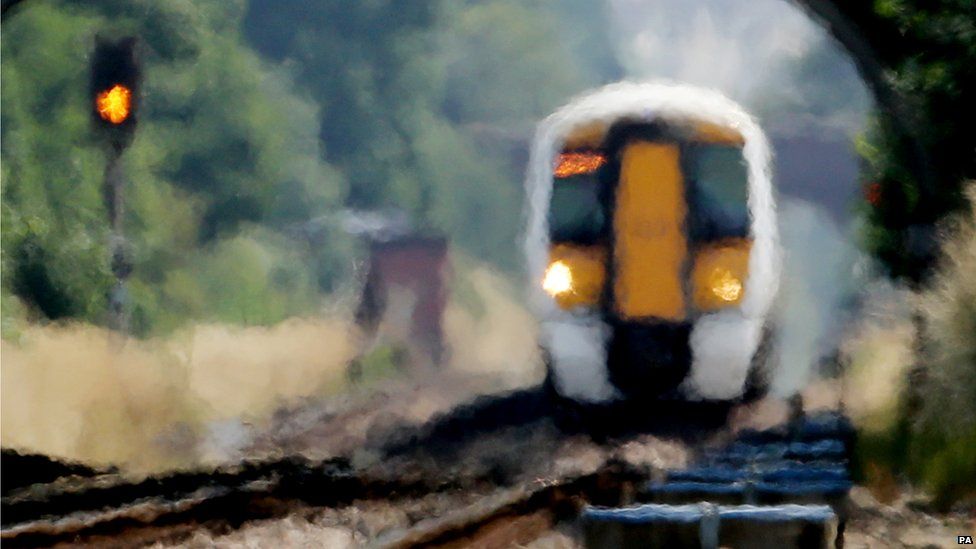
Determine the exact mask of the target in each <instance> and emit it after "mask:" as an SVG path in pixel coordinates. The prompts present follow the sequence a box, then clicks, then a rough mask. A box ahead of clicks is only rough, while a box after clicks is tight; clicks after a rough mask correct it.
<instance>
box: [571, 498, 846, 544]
mask: <svg viewBox="0 0 976 549" xmlns="http://www.w3.org/2000/svg"><path fill="white" fill-rule="evenodd" d="M580 520H581V524H582V530H583V538H584V543H585V545H586V547H588V548H592V549H596V548H604V547H606V548H611V547H613V548H630V547H633V548H637V547H641V548H643V547H695V548H698V547H700V548H702V549H717V548H718V547H730V548H735V549H759V548H768V547H783V548H798V549H813V548H816V549H821V548H828V547H834V546H835V544H836V543H837V540H838V518H837V515H836V513H834V510H833V509H832V508H831V507H830V506H829V505H797V504H786V505H771V506H755V505H716V504H714V503H698V504H684V505H669V504H655V503H650V504H643V505H639V506H634V507H619V508H606V507H593V506H590V507H586V508H585V509H584V510H583V512H582V515H581V518H580Z"/></svg>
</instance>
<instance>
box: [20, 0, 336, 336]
mask: <svg viewBox="0 0 976 549" xmlns="http://www.w3.org/2000/svg"><path fill="white" fill-rule="evenodd" d="M242 14H243V4H241V3H227V2H216V1H215V2H204V3H199V2H198V3H193V4H190V3H173V2H166V3H157V2H149V1H147V2H121V1H119V2H92V3H90V4H87V3H81V4H78V3H64V2H53V1H52V2H43V3H36V4H32V5H30V6H28V7H27V9H23V10H22V11H20V12H19V13H17V14H16V16H15V17H12V18H11V19H10V20H9V21H5V22H4V33H3V48H4V63H3V75H2V76H3V82H4V85H3V120H2V128H3V136H2V138H3V174H2V176H3V209H4V211H3V236H2V238H3V245H2V249H3V271H4V278H3V291H4V293H5V294H12V295H15V296H17V298H19V299H20V300H21V301H22V302H23V303H24V304H25V305H26V306H27V308H28V310H29V311H30V314H31V316H32V317H35V318H38V317H40V318H50V319H57V318H65V317H72V318H82V319H86V320H89V321H94V322H99V321H100V320H102V316H103V315H104V312H103V311H104V310H105V294H106V290H107V288H108V287H109V285H110V283H111V280H110V277H111V275H110V273H109V272H108V268H107V264H108V261H107V255H108V251H107V247H108V240H109V230H108V226H107V219H106V216H107V214H106V208H105V204H104V203H103V194H102V188H101V187H102V178H103V171H104V165H105V155H104V154H103V151H102V150H101V149H100V146H99V145H100V144H99V142H98V140H97V139H96V138H95V136H94V132H93V131H92V129H91V126H90V119H89V116H90V114H89V108H90V100H91V99H90V98H89V97H87V92H88V86H87V79H88V74H87V67H88V65H87V59H86V55H87V53H88V52H89V51H90V50H91V46H92V44H93V37H94V36H95V34H96V33H99V32H101V33H104V34H112V35H122V34H129V33H131V34H136V35H138V36H140V37H141V38H142V40H143V43H142V53H143V59H144V64H145V67H146V70H145V82H144V85H143V93H144V100H143V102H142V105H143V110H142V111H141V112H140V113H139V116H140V127H139V128H138V131H137V133H136V139H135V141H134V142H133V144H132V146H131V147H130V149H129V150H128V151H127V152H126V153H125V156H124V157H123V161H124V163H125V169H126V176H127V188H126V195H127V196H126V207H127V211H126V223H125V230H124V232H125V233H126V235H127V237H128V239H129V240H130V242H131V243H132V248H133V249H134V250H135V254H136V264H137V269H136V271H135V275H134V279H133V281H132V296H133V299H134V302H133V308H134V311H133V315H134V318H135V319H136V325H137V327H139V328H140V329H141V331H142V332H143V333H145V332H147V331H149V330H151V329H152V328H153V327H156V326H157V325H158V327H162V326H169V327H172V326H175V325H176V324H177V323H178V320H177V319H179V320H183V319H185V317H181V316H180V314H181V312H185V313H191V312H192V313H193V314H194V315H196V316H195V317H196V318H201V319H209V318H215V319H218V318H219V319H223V318H225V317H226V316H228V314H229V313H228V312H227V311H224V310H223V308H224V307H226V305H225V304H226V303H228V302H229V303H234V302H235V300H234V299H230V300H228V296H227V292H228V291H233V290H228V289H232V288H234V287H235V282H237V280H235V278H234V277H232V276H229V275H230V274H236V275H242V274H244V273H243V272H242V270H243V269H247V268H248V267H251V265H243V264H238V265H236V266H235V262H236V261H237V260H238V259H240V260H244V261H246V260H247V259H248V257H252V258H256V257H261V256H262V254H264V259H263V261H265V262H272V263H273V262H277V261H280V260H282V259H283V257H282V254H284V255H285V256H288V255H298V256H299V257H300V259H299V260H298V261H297V262H296V264H302V263H303V262H304V264H305V265H306V266H307V269H306V271H307V272H305V273H304V274H303V277H299V278H301V279H302V280H305V279H307V280H309V282H308V283H307V285H308V286H309V288H310V289H306V290H305V291H304V292H298V293H297V294H295V297H296V298H298V296H302V295H305V296H308V295H309V293H310V292H311V293H313V294H314V292H313V291H312V290H314V289H328V288H329V287H330V285H331V284H332V283H333V282H334V280H335V277H336V276H337V275H338V273H337V272H335V271H336V269H335V268H334V267H333V266H332V264H334V263H338V262H340V260H339V258H341V257H343V256H344V255H345V256H348V253H349V245H348V244H344V243H342V242H341V241H340V240H341V238H340V237H338V236H335V235H334V236H333V238H332V239H331V240H333V241H334V245H331V246H322V247H319V248H317V249H307V248H308V247H307V246H305V245H304V243H303V242H300V241H296V240H294V239H287V238H284V237H282V236H280V235H279V236H277V237H275V236H273V235H274V234H275V233H276V232H277V233H280V232H281V231H283V230H285V229H286V228H288V227H289V226H290V224H294V223H298V222H303V221H306V220H307V219H309V218H312V217H315V216H317V215H322V214H324V213H326V212H328V211H329V210H330V209H332V208H335V207H336V206H337V205H338V204H340V203H341V201H342V199H343V197H344V194H345V184H344V180H343V178H342V176H341V175H340V174H339V173H337V172H336V171H335V170H334V169H332V168H331V167H330V166H328V165H327V164H326V163H325V162H324V161H323V160H322V158H321V154H320V150H319V149H320V143H319V140H318V134H319V126H318V121H317V118H316V109H315V107H314V105H313V104H311V103H309V102H308V101H305V100H303V99H300V98H299V97H298V96H296V95H295V94H294V93H293V92H292V91H291V90H290V88H291V79H290V78H289V76H288V75H287V74H286V73H285V72H284V71H282V70H274V69H272V68H270V67H269V66H268V65H267V64H266V63H264V62H262V61H261V60H260V59H259V58H258V57H257V56H256V55H255V54H253V53H251V52H250V51H249V50H248V49H247V48H246V47H245V46H244V45H243V44H242V42H241V39H240V36H239V33H238V32H237V31H236V27H237V23H235V21H239V20H240V18H241V16H242ZM248 225H255V226H263V227H267V229H265V233H262V234H269V235H271V236H268V237H265V238H261V239H256V240H252V241H250V246H251V247H250V248H248V249H247V250H242V251H247V252H249V253H250V254H251V255H250V256H249V255H247V254H245V255H244V256H243V257H241V258H236V257H228V256H227V253H228V252H227V251H226V250H227V249H228V247H229V246H230V247H233V242H238V245H239V241H235V240H233V239H234V238H235V235H237V234H238V233H239V232H240V231H241V229H242V227H246V226H248ZM268 231H270V233H268ZM228 238H229V239H232V240H230V241H228V243H227V244H225V243H224V241H225V240H226V239H228ZM255 247H257V248H261V250H259V249H255ZM214 250H215V251H216V252H215V254H214V255H213V256H212V257H211V256H210V255H208V254H209V252H210V251H214ZM321 256H325V257H326V258H330V259H331V260H330V261H321V259H322V257H321ZM290 259H292V260H293V261H294V258H290ZM255 260H256V259H255ZM321 265H324V266H325V270H324V271H323V269H322V268H320V267H319V266H321ZM221 266H223V267H221ZM273 273H274V269H272V268H271V267H265V268H263V269H254V270H248V272H247V273H246V274H247V275H248V276H251V277H253V279H252V280H251V282H250V285H251V287H252V288H259V289H261V291H262V292H265V294H261V293H260V292H259V293H258V294H254V293H253V292H252V293H247V292H246V291H243V290H244V288H243V287H241V289H242V294H241V296H240V299H250V300H251V302H252V303H251V305H252V306H259V307H268V306H270V307H272V308H274V307H277V306H278V305H275V303H276V301H275V300H274V299H272V298H273V297H274V295H273V294H274V290H273V289H271V290H269V288H274V287H275V284H274V280H273V277H272V275H273ZM222 277H226V278H222ZM238 278H239V276H238ZM267 292H271V295H268V294H267ZM10 299H11V298H10V297H8V296H7V295H5V301H10ZM296 300H297V299H296ZM296 300H291V304H292V305H293V304H294V301H296ZM281 303H288V301H284V302H281ZM302 303H306V304H308V303H314V300H311V301H302ZM262 304H272V305H262ZM285 308H288V307H285ZM303 308H307V305H306V306H305V307H303ZM299 311H300V309H294V308H291V309H289V310H288V312H291V313H295V312H299ZM5 313H6V311H5ZM282 316H283V312H282V311H277V312H274V313H271V312H267V311H266V312H264V313H261V314H258V313H256V312H254V311H249V312H248V314H244V315H243V317H239V319H241V320H246V321H253V320H255V319H256V320H258V321H272V320H277V319H280V318H281V317H282ZM174 317H175V318H174Z"/></svg>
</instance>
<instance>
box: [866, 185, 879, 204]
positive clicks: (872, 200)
mask: <svg viewBox="0 0 976 549" xmlns="http://www.w3.org/2000/svg"><path fill="white" fill-rule="evenodd" d="M864 199H865V200H867V201H868V204H870V205H872V206H877V205H878V204H880V203H881V183H877V182H875V183H869V184H868V185H866V186H865V187H864Z"/></svg>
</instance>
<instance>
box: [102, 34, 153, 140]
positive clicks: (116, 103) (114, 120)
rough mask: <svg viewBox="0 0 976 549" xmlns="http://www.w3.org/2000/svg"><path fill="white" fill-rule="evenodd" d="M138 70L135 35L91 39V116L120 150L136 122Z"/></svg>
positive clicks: (139, 73) (130, 135) (130, 134)
mask: <svg viewBox="0 0 976 549" xmlns="http://www.w3.org/2000/svg"><path fill="white" fill-rule="evenodd" d="M140 77H141V70H140V67H139V60H138V58H137V52H136V39H135V38H134V37H131V36H129V37H125V38H121V39H118V40H109V39H105V38H103V37H97V38H96V39H95V52H94V54H93V55H92V60H91V102H92V103H91V104H92V111H91V112H92V119H93V120H94V125H95V129H96V131H99V132H100V133H101V134H102V135H103V136H104V137H105V138H107V140H108V142H109V143H110V144H111V145H112V148H114V149H116V150H117V151H118V152H121V151H122V150H124V149H125V148H126V147H127V146H128V145H129V143H130V142H131V141H132V136H133V134H134V132H135V128H136V122H137V116H136V115H137V110H138V105H139V83H140V79H141V78H140Z"/></svg>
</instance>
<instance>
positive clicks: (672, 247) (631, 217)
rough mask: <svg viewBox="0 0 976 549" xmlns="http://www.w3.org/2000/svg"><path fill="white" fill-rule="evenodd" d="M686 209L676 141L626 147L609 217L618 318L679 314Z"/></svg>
mask: <svg viewBox="0 0 976 549" xmlns="http://www.w3.org/2000/svg"><path fill="white" fill-rule="evenodd" d="M687 211H688V207H687V204H686V202H685V196H684V182H683V179H682V176H681V169H680V164H679V158H678V147H677V145H674V144H665V143H650V142H646V141H637V142H634V143H631V144H629V145H627V147H626V149H624V152H623V158H622V159H621V164H620V182H619V184H618V187H617V204H616V211H615V212H614V219H613V229H614V236H615V239H616V242H615V249H614V260H615V264H616V273H615V275H616V279H615V281H614V288H613V293H614V301H615V303H616V307H617V313H618V314H620V316H621V317H623V318H641V317H657V318H661V319H666V320H683V319H684V318H685V299H684V293H683V292H682V285H681V272H682V266H683V264H684V261H685V256H686V254H687V250H688V244H687V241H686V238H685V234H684V231H683V226H684V222H685V216H686V214H687Z"/></svg>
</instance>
